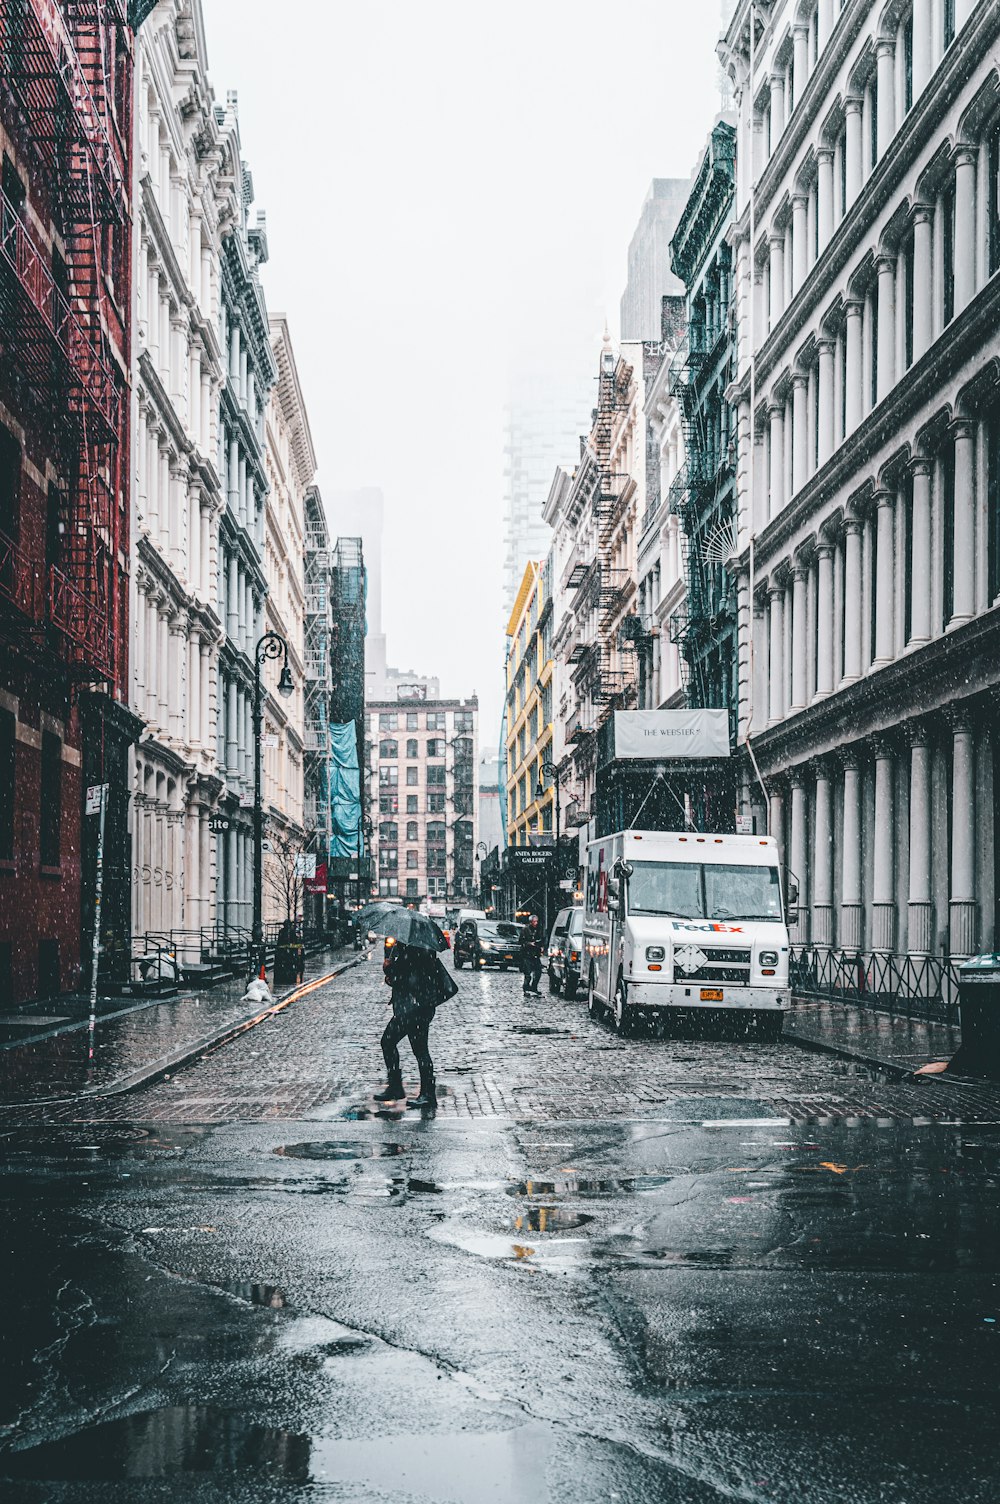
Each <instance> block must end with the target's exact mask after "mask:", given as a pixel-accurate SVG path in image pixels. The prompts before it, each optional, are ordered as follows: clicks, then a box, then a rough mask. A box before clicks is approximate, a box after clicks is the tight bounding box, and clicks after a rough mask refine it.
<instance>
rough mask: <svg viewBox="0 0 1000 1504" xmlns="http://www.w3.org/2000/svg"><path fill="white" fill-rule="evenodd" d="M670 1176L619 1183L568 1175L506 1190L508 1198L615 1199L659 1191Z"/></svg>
mask: <svg viewBox="0 0 1000 1504" xmlns="http://www.w3.org/2000/svg"><path fill="white" fill-rule="evenodd" d="M672 1178H673V1177H672V1176H670V1175H630V1176H626V1177H625V1178H624V1179H621V1180H610V1179H608V1180H603V1179H601V1180H591V1179H589V1178H587V1177H583V1176H580V1177H578V1176H576V1175H567V1176H565V1177H560V1178H559V1179H558V1180H522V1181H521V1182H520V1184H519V1185H512V1186H508V1188H507V1194H508V1195H509V1196H614V1195H617V1194H619V1193H620V1192H624V1193H625V1194H627V1195H632V1194H641V1193H642V1192H643V1191H659V1190H662V1189H663V1187H664V1186H667V1185H669V1184H670V1182H671V1179H672Z"/></svg>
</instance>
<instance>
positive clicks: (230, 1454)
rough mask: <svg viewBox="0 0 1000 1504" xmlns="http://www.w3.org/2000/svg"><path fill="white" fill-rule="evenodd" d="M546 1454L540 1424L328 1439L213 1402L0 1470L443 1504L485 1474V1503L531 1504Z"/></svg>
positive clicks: (12, 1474)
mask: <svg viewBox="0 0 1000 1504" xmlns="http://www.w3.org/2000/svg"><path fill="white" fill-rule="evenodd" d="M551 1450H552V1439H551V1433H550V1432H549V1430H548V1428H547V1427H545V1426H541V1425H528V1426H521V1427H518V1428H517V1429H516V1430H513V1431H459V1432H453V1433H445V1434H442V1433H432V1434H429V1435H425V1436H414V1435H404V1436H392V1437H385V1436H375V1437H365V1438H363V1439H358V1440H351V1439H348V1440H328V1439H325V1438H319V1437H310V1436H307V1435H304V1434H302V1433H300V1432H295V1431H282V1430H279V1429H278V1428H276V1427H273V1426H262V1425H257V1424H255V1423H254V1422H252V1421H250V1420H249V1419H248V1418H247V1417H246V1416H244V1415H241V1414H239V1413H237V1412H233V1411H226V1410H221V1409H219V1408H217V1407H216V1406H212V1405H172V1406H164V1407H162V1408H161V1409H158V1410H149V1411H146V1412H144V1413H143V1414H141V1415H130V1416H126V1417H125V1418H124V1419H121V1420H111V1421H105V1422H104V1423H103V1424H101V1425H98V1426H90V1427H88V1428H87V1429H86V1430H83V1431H78V1432H77V1433H76V1435H75V1436H69V1437H65V1438H63V1439H62V1440H60V1441H52V1442H46V1443H44V1444H43V1445H41V1446H37V1447H29V1448H26V1449H25V1450H24V1451H20V1452H8V1453H7V1454H6V1455H5V1456H4V1457H3V1458H2V1459H0V1472H2V1474H3V1476H4V1477H6V1478H9V1479H10V1478H18V1479H38V1480H46V1481H50V1482H55V1481H65V1482H99V1481H103V1482H112V1481H116V1480H119V1479H143V1478H146V1479H148V1478H170V1477H174V1476H176V1475H178V1474H192V1473H194V1474H216V1475H217V1476H220V1477H225V1476H232V1475H233V1474H249V1473H254V1474H256V1475H257V1476H258V1477H263V1478H268V1479H272V1480H276V1481H280V1482H287V1483H320V1482H322V1483H328V1484H329V1483H336V1482H339V1483H355V1484H364V1485H367V1486H368V1487H370V1488H375V1489H377V1490H380V1491H382V1490H386V1491H392V1492H393V1493H394V1494H395V1493H396V1491H397V1490H399V1489H400V1488H402V1489H404V1490H405V1491H406V1493H407V1495H414V1494H418V1495H421V1496H427V1497H428V1498H433V1499H438V1500H441V1501H450V1504H480V1501H482V1500H483V1498H484V1482H483V1480H484V1479H488V1480H489V1494H488V1496H489V1498H490V1500H491V1501H493V1504H540V1501H541V1500H542V1499H543V1498H547V1497H548V1494H547V1486H546V1484H545V1470H546V1464H547V1462H548V1460H549V1456H550V1454H551Z"/></svg>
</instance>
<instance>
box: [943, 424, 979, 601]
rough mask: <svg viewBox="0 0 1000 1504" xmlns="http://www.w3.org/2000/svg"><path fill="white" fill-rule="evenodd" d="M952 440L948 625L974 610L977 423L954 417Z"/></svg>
mask: <svg viewBox="0 0 1000 1504" xmlns="http://www.w3.org/2000/svg"><path fill="white" fill-rule="evenodd" d="M950 432H951V434H952V436H953V438H954V440H955V526H954V548H953V550H952V558H953V559H954V572H955V589H954V605H953V610H952V617H951V621H950V622H949V623H948V625H949V627H954V626H958V625H959V624H960V623H961V622H963V621H969V620H970V619H971V617H972V616H974V615H975V610H976V558H975V549H976V425H975V423H974V422H973V420H972V419H971V418H956V420H955V422H954V423H952V425H951V429H950Z"/></svg>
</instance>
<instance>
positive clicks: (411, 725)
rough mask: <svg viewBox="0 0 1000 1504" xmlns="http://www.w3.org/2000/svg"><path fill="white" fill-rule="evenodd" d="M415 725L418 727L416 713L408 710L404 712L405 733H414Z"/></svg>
mask: <svg viewBox="0 0 1000 1504" xmlns="http://www.w3.org/2000/svg"><path fill="white" fill-rule="evenodd" d="M417 725H418V720H417V712H416V711H415V710H408V711H407V712H406V729H407V731H416V729H417Z"/></svg>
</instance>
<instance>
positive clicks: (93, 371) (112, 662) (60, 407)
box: [0, 0, 131, 693]
mask: <svg viewBox="0 0 1000 1504" xmlns="http://www.w3.org/2000/svg"><path fill="white" fill-rule="evenodd" d="M0 45H2V48H3V53H4V62H5V66H4V73H5V86H6V88H7V90H8V108H9V109H10V111H11V113H12V120H11V125H12V134H13V135H14V136H15V139H16V140H17V143H18V147H19V149H20V150H21V151H22V152H23V155H24V160H25V162H26V164H27V165H28V167H29V173H30V176H31V181H32V188H33V195H32V196H33V200H34V198H35V197H36V193H37V196H38V198H39V200H40V201H41V202H42V203H47V205H48V207H49V210H50V213H51V218H52V220H53V221H54V222H55V224H56V225H57V226H58V230H59V234H60V236H61V248H62V254H60V253H59V251H58V250H55V251H50V250H49V249H48V248H47V247H46V246H45V244H44V243H42V242H41V241H40V240H39V238H38V237H37V236H36V233H35V230H34V228H33V226H32V225H31V224H30V223H29V221H28V218H27V215H26V213H25V206H24V202H23V198H22V200H21V201H20V202H18V201H16V197H12V196H11V193H16V189H17V185H15V184H14V183H10V184H8V185H7V186H8V189H9V191H7V192H4V193H3V195H2V203H0V324H2V326H3V329H4V334H3V338H2V345H3V355H4V357H5V359H6V361H7V363H8V365H9V368H10V369H12V370H13V371H14V372H16V375H15V376H14V378H13V382H12V384H13V385H14V387H15V390H18V389H19V391H20V394H21V395H22V397H23V399H24V402H25V409H26V411H30V412H32V413H33V414H34V415H35V417H36V420H37V421H38V422H39V424H40V425H41V426H43V427H44V428H47V429H48V431H49V437H50V440H51V444H52V451H53V457H54V459H55V461H56V464H57V469H58V470H59V472H60V481H61V485H60V486H59V487H58V488H53V491H51V492H50V498H49V517H48V524H47V528H46V537H45V543H44V557H43V556H42V549H41V547H39V548H38V549H37V550H36V556H32V554H31V553H30V552H26V551H24V550H23V549H21V548H19V547H18V545H17V544H16V543H15V541H14V540H13V539H12V538H9V537H0V594H2V595H3V596H4V597H5V598H6V600H7V602H8V603H9V604H10V605H12V606H13V607H14V608H15V611H16V613H18V614H19V615H20V617H21V619H22V623H23V625H24V626H25V627H26V628H27V630H28V631H29V632H30V633H32V634H33V635H34V636H36V637H38V636H40V637H43V638H45V639H46V640H47V642H48V645H49V646H50V647H51V648H53V649H55V651H56V652H57V653H58V654H59V656H60V657H61V658H62V659H63V661H64V662H65V663H66V665H67V666H68V668H69V671H70V673H71V674H72V676H73V677H75V678H77V679H79V680H82V681H96V680H104V681H107V682H108V683H109V685H111V686H112V687H113V688H115V689H117V690H118V692H119V693H123V692H124V678H125V665H126V648H127V629H128V619H127V611H128V589H127V549H128V532H127V521H128V514H127V484H126V466H127V459H128V444H127V423H128V401H127V374H126V372H127V362H128V347H127V346H128V330H127V324H124V323H123V315H122V313H121V312H120V310H127V309H128V306H129V300H130V285H129V283H130V266H129V241H130V236H129V186H128V182H127V179H126V173H125V166H124V162H125V158H124V156H123V152H122V149H121V147H120V145H119V142H120V141H126V142H127V141H128V140H129V137H130V133H131V123H130V117H131V91H130V80H131V66H130V62H129V59H130V50H131V37H130V34H129V30H128V18H127V14H126V6H125V0H62V3H61V4H59V5H56V4H55V3H54V0H0ZM116 80H117V81H118V89H117V94H118V97H117V101H114V100H113V99H112V90H113V89H115V87H116ZM115 102H117V123H116V119H115V108H114V105H115ZM111 289H113V291H112V290H111ZM53 493H54V494H53Z"/></svg>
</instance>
